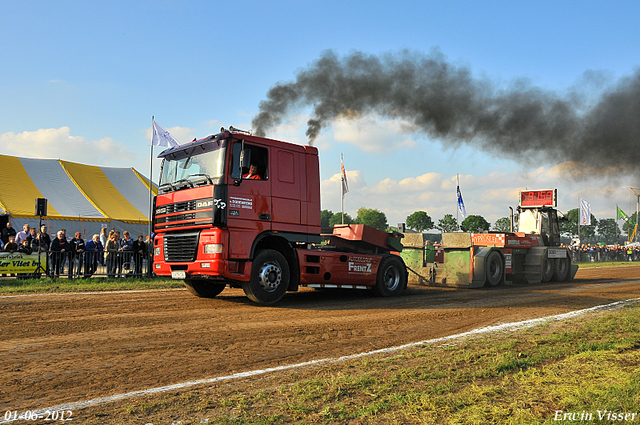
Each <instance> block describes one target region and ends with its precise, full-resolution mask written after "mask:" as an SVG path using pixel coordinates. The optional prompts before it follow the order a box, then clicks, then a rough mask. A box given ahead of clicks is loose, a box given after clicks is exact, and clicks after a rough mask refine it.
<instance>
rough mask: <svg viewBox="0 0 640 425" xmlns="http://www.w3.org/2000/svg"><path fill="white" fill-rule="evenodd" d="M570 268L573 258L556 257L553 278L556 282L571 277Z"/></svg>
mask: <svg viewBox="0 0 640 425" xmlns="http://www.w3.org/2000/svg"><path fill="white" fill-rule="evenodd" d="M569 270H571V259H570V258H569V257H566V258H556V259H555V265H554V267H553V280H554V282H563V281H565V280H567V278H568V277H569Z"/></svg>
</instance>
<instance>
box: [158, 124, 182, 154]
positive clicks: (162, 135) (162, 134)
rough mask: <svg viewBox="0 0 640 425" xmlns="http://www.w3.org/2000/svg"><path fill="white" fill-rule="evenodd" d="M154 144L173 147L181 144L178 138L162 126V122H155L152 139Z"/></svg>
mask: <svg viewBox="0 0 640 425" xmlns="http://www.w3.org/2000/svg"><path fill="white" fill-rule="evenodd" d="M151 144H152V145H153V146H165V147H168V148H173V147H175V146H178V145H180V143H178V141H177V140H176V139H174V138H173V136H172V135H171V134H170V133H169V132H168V131H167V130H165V129H164V128H162V127H160V124H158V123H157V122H155V121H154V122H153V139H151Z"/></svg>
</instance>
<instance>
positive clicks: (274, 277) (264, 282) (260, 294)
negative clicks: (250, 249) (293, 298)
mask: <svg viewBox="0 0 640 425" xmlns="http://www.w3.org/2000/svg"><path fill="white" fill-rule="evenodd" d="M289 273H290V272H289V264H288V263H287V260H286V258H284V255H282V254H281V253H279V252H278V251H275V250H273V249H265V250H264V251H261V252H260V253H259V254H258V255H256V257H255V259H254V260H253V264H252V266H251V279H250V280H249V281H248V282H242V289H243V290H244V293H245V294H247V297H249V299H250V300H252V301H255V302H257V303H261V304H273V303H276V302H278V301H280V299H281V298H282V297H283V296H284V294H285V293H286V292H287V288H288V287H289V277H290V274H289Z"/></svg>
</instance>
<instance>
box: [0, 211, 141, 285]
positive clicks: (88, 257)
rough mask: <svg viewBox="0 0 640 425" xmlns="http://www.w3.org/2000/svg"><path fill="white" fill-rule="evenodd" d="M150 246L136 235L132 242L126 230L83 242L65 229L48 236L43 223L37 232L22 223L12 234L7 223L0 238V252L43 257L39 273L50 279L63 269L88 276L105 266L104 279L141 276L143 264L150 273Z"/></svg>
mask: <svg viewBox="0 0 640 425" xmlns="http://www.w3.org/2000/svg"><path fill="white" fill-rule="evenodd" d="M150 246H151V244H150V238H149V236H147V237H146V240H145V238H144V236H143V235H139V236H138V238H137V239H136V240H133V238H132V237H131V235H130V234H129V232H128V231H126V230H125V231H124V232H122V235H121V234H120V232H119V231H117V230H111V231H110V232H108V233H107V229H106V228H103V229H102V230H101V232H100V234H94V235H93V236H92V237H91V239H89V240H88V241H86V242H85V240H84V239H83V238H82V233H81V232H75V233H74V236H73V238H69V237H68V236H67V232H66V230H65V229H60V230H59V231H58V232H57V233H56V234H55V236H53V237H52V236H50V235H49V234H48V233H47V226H46V225H44V224H43V225H41V226H40V229H39V230H36V229H35V228H32V227H30V226H29V224H25V225H24V226H23V228H22V230H21V231H20V232H16V230H15V229H14V228H13V226H12V224H11V222H7V225H6V227H5V228H4V229H2V232H1V235H0V250H2V251H4V252H10V253H13V252H21V253H24V254H32V253H39V254H40V255H44V256H46V258H47V259H48V261H46V269H44V268H43V270H41V271H42V272H43V273H46V274H47V275H48V276H50V277H57V276H60V275H61V274H62V275H64V274H65V269H66V271H67V275H68V276H69V277H91V276H92V275H93V274H94V273H96V271H97V270H98V268H99V267H100V266H102V267H106V275H107V276H108V277H116V276H117V277H121V276H124V275H136V276H142V274H143V265H144V263H145V262H147V263H148V265H149V266H148V267H147V269H146V271H145V272H150V271H151V267H150V264H151V261H152V257H151V256H150V254H151V252H152V251H151V250H150V249H149V247H150ZM44 263H45V261H44V260H43V261H41V264H44ZM32 275H33V274H27V275H26V276H25V275H22V276H20V275H19V276H18V277H19V278H20V277H28V276H32Z"/></svg>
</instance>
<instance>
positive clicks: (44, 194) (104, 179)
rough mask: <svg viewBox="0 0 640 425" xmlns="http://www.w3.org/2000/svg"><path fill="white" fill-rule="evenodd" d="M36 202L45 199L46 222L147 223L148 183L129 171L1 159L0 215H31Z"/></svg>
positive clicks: (50, 160) (51, 162)
mask: <svg viewBox="0 0 640 425" xmlns="http://www.w3.org/2000/svg"><path fill="white" fill-rule="evenodd" d="M153 193H154V194H156V193H157V187H156V186H155V185H154V186H153ZM36 198H46V199H47V201H48V202H47V204H48V205H47V216H48V217H49V218H51V219H70V220H78V219H80V220H88V221H92V220H96V221H111V220H118V221H123V222H136V223H140V222H148V220H149V219H148V214H149V181H148V180H147V179H146V178H144V177H143V176H142V175H140V174H139V173H138V172H137V171H136V170H135V169H133V168H115V167H98V166H93V165H84V164H78V163H74V162H69V161H62V160H56V159H30V158H19V157H13V156H8V155H0V209H1V210H3V211H1V213H4V214H11V216H12V217H15V218H32V217H35V200H36Z"/></svg>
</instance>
